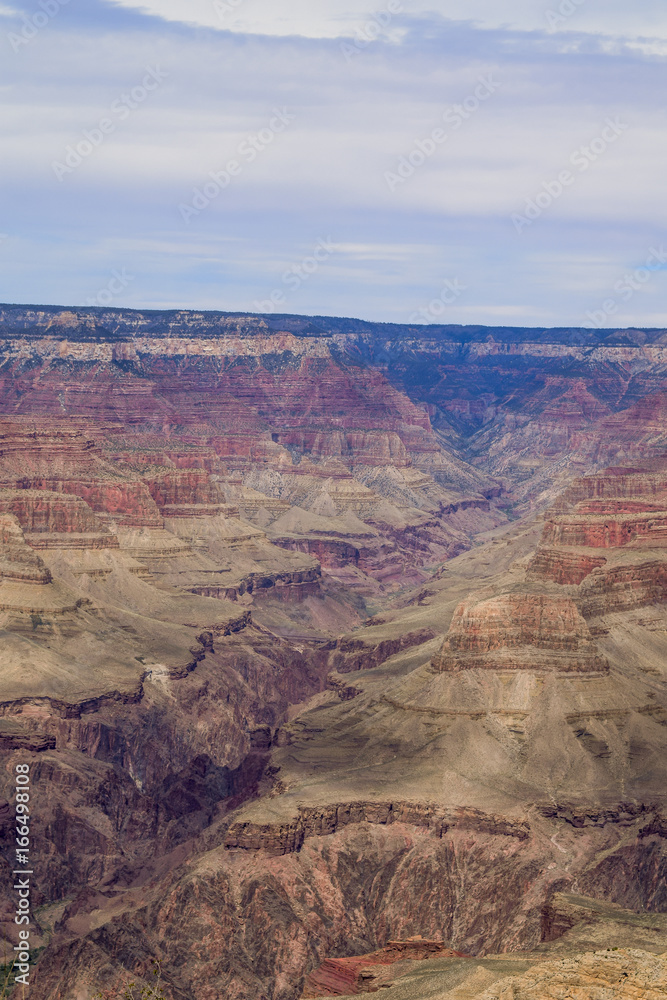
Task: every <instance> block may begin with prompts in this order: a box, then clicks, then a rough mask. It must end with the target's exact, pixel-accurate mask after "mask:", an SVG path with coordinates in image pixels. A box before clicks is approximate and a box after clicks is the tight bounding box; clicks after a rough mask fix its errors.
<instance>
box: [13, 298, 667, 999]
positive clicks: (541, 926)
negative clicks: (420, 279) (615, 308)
mask: <svg viewBox="0 0 667 1000" xmlns="http://www.w3.org/2000/svg"><path fill="white" fill-rule="evenodd" d="M575 334H576V335H575ZM603 338H604V339H603ZM665 344H667V334H665V332H664V331H643V332H642V331H638V332H637V334H636V335H633V337H631V338H630V339H628V336H627V335H626V334H624V333H618V334H617V333H611V334H609V333H608V332H607V331H604V333H601V332H598V331H574V333H573V331H564V330H557V331H546V330H545V331H542V330H533V331H528V330H516V329H512V328H505V329H483V328H458V327H435V326H434V327H424V328H419V329H417V328H411V327H399V326H395V325H392V324H383V325H374V324H369V323H361V322H357V321H353V320H335V319H332V320H325V319H321V318H316V319H312V320H311V319H308V318H305V317H272V318H269V319H266V318H261V317H253V316H242V315H225V314H213V313H188V312H182V311H174V312H170V313H155V312H149V311H130V310H96V309H59V308H55V307H54V308H49V307H39V308H35V307H32V308H28V307H25V308H23V307H19V306H3V307H0V654H1V659H2V671H1V672H0V755H1V756H2V765H3V766H2V768H0V827H2V829H3V832H5V833H6V834H7V837H6V843H8V844H9V843H10V837H9V832H10V829H11V822H12V818H13V814H12V809H11V805H10V802H11V795H12V784H11V775H12V773H13V770H12V769H13V767H14V765H15V764H16V763H17V762H24V761H28V762H29V763H30V764H31V782H32V788H33V793H32V799H31V809H32V815H33V823H32V836H33V847H34V858H35V876H34V886H35V890H34V891H35V896H34V900H33V905H34V911H33V912H34V943H35V947H36V949H39V950H38V951H37V952H36V954H35V956H34V957H35V958H36V959H37V964H36V968H35V970H34V976H33V977H32V978H33V984H32V988H31V997H32V1000H91V998H92V997H93V995H94V994H95V993H96V991H98V990H99V989H110V990H112V991H113V990H116V991H117V992H118V991H120V990H121V988H122V986H123V984H124V983H127V982H128V981H129V980H130V979H133V980H135V981H137V982H139V983H142V982H144V981H145V980H146V976H147V974H148V971H149V969H150V966H151V960H152V959H158V960H159V961H160V963H161V967H162V970H163V983H164V988H165V994H166V996H167V997H168V1000H185V998H186V997H187V998H193V1000H210V998H213V997H222V996H224V997H226V998H229V1000H241V998H243V1000H297V998H298V997H300V996H301V995H302V994H303V995H304V996H316V995H318V994H317V990H322V991H324V994H323V995H329V996H332V995H341V990H343V989H348V990H350V991H351V992H352V995H354V994H356V993H359V992H364V991H370V992H375V991H378V990H380V989H381V988H384V987H388V988H389V995H391V996H396V997H397V998H401V1000H402V998H405V1000H408V998H411V1000H417V998H419V997H420V996H422V995H424V996H425V997H426V996H434V995H438V996H442V997H451V1000H461V998H462V997H463V996H480V997H482V996H483V997H484V998H485V1000H492V998H493V1000H500V998H503V1000H504V998H505V997H506V996H507V997H509V996H513V997H516V998H520V997H522V996H525V997H526V1000H528V998H530V1000H533V998H536V997H538V996H540V997H541V996H543V995H544V996H547V995H551V996H553V997H554V1000H556V998H558V997H560V996H565V995H567V991H568V990H569V991H570V992H572V991H578V995H581V996H582V998H583V997H586V1000H589V996H590V997H593V996H597V995H598V994H599V995H600V996H601V997H604V996H606V995H607V994H609V995H610V996H611V995H613V990H614V989H616V988H617V987H618V984H619V983H620V982H621V981H624V982H627V983H628V984H629V986H628V987H627V989H628V990H629V995H635V996H637V997H638V998H639V997H640V996H641V997H643V996H647V997H651V996H652V993H651V991H654V992H655V991H656V990H657V991H658V994H659V992H660V990H663V992H664V968H663V966H664V961H663V959H662V958H661V957H660V956H661V954H662V953H663V952H665V951H666V950H667V943H666V940H665V937H664V935H665V927H664V917H662V916H661V914H662V913H664V911H665V910H666V909H667V893H666V890H665V884H666V880H665V875H666V874H667V854H666V853H665V835H666V832H667V802H666V801H665V787H667V783H666V780H665V779H666V777H667V775H666V774H665V769H666V765H665V760H666V759H667V726H666V723H667V688H666V686H665V664H666V663H667V638H666V637H667V606H666V604H665V598H666V596H667V544H666V542H667V459H666V457H665V456H666V454H667V435H666V434H665V427H666V426H667V353H666V352H667V347H666V346H665ZM11 861H12V856H11V852H10V851H9V850H6V851H5V852H4V853H3V854H2V858H1V859H0V885H1V886H2V890H1V892H0V932H1V933H2V935H3V940H4V941H5V942H6V943H7V947H8V948H11V947H13V943H14V942H15V940H16V926H15V925H14V922H13V909H12V905H13V897H12V884H13V882H12V875H11V872H12V870H13V869H12V866H11ZM582 893H584V894H586V898H584V897H583V896H581V895H580V894H582ZM607 949H618V951H615V950H614V951H608V950H607ZM390 984H393V985H390ZM420 991H421V992H420ZM549 991H550V992H549ZM633 991H634V992H633Z"/></svg>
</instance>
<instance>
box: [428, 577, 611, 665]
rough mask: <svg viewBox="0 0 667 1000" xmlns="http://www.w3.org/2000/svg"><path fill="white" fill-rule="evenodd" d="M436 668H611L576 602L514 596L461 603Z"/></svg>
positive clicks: (541, 595) (554, 598)
mask: <svg viewBox="0 0 667 1000" xmlns="http://www.w3.org/2000/svg"><path fill="white" fill-rule="evenodd" d="M433 667H434V669H435V670H437V671H440V672H457V671H460V670H471V669H482V670H494V669H506V670H559V671H564V672H586V671H599V670H604V669H607V664H606V661H605V660H604V659H603V657H601V656H600V655H599V654H598V653H597V650H596V647H595V644H594V643H593V640H592V636H591V634H590V632H589V629H588V626H587V624H586V622H585V620H584V618H583V617H582V616H581V614H580V613H579V610H578V608H577V606H576V604H575V603H574V601H573V600H571V599H570V598H568V597H552V596H550V595H544V594H531V593H514V594H503V595H501V596H500V597H493V598H490V599H488V600H481V601H480V600H479V599H478V600H475V599H474V598H472V599H468V600H466V601H463V602H462V603H461V604H459V606H458V608H457V609H456V611H455V612H454V617H453V619H452V623H451V625H450V629H449V633H448V635H447V638H446V639H445V642H444V643H443V646H442V649H441V651H440V653H439V654H438V655H437V656H435V657H434V659H433Z"/></svg>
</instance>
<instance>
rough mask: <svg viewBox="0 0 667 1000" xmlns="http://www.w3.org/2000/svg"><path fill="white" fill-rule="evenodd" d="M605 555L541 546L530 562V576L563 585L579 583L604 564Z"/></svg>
mask: <svg viewBox="0 0 667 1000" xmlns="http://www.w3.org/2000/svg"><path fill="white" fill-rule="evenodd" d="M606 561H607V560H606V559H605V558H604V557H603V556H590V555H585V554H584V553H582V552H579V551H577V549H575V548H572V549H556V548H546V547H541V548H539V549H537V550H536V552H535V555H534V556H533V558H532V559H531V560H530V562H529V564H528V573H529V575H530V576H534V577H538V578H539V579H541V580H552V581H553V582H554V583H560V584H563V585H566V586H567V585H577V584H579V583H581V582H582V580H585V579H586V577H587V576H588V574H589V573H590V572H592V570H594V569H597V568H598V567H600V566H604V564H605V563H606Z"/></svg>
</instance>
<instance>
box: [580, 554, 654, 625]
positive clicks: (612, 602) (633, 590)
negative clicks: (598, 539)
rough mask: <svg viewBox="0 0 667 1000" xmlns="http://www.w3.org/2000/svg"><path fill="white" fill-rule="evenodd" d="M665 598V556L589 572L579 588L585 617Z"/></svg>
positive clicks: (624, 609)
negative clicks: (590, 573) (589, 574)
mask: <svg viewBox="0 0 667 1000" xmlns="http://www.w3.org/2000/svg"><path fill="white" fill-rule="evenodd" d="M666 598H667V560H665V559H661V558H654V559H649V560H645V561H642V560H637V562H632V563H630V564H629V565H622V566H610V567H608V568H605V569H604V570H601V571H598V572H596V573H594V574H592V575H591V576H589V577H588V578H587V579H586V580H585V581H584V583H583V584H582V588H581V611H582V614H583V616H584V617H585V618H595V617H598V616H600V615H606V614H609V613H611V612H615V611H629V610H631V609H632V608H642V607H646V606H647V605H649V604H658V603H662V602H664V601H665V599H666Z"/></svg>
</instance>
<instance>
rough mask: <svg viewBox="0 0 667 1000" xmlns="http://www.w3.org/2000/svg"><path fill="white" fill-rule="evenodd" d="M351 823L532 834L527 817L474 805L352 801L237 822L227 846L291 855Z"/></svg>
mask: <svg viewBox="0 0 667 1000" xmlns="http://www.w3.org/2000/svg"><path fill="white" fill-rule="evenodd" d="M354 823H370V824H377V825H381V826H386V825H388V824H392V823H405V824H407V825H409V826H415V827H423V828H424V829H426V830H429V831H430V832H431V833H433V834H434V836H436V837H439V838H442V837H443V836H444V835H445V833H447V831H448V830H450V829H452V828H454V829H457V830H474V831H476V832H478V833H481V832H483V833H489V834H493V835H494V836H502V837H517V838H518V839H519V840H525V839H526V838H527V837H528V836H529V834H530V827H529V826H528V824H527V823H525V822H519V821H514V820H509V819H506V818H504V817H502V816H487V815H486V814H485V813H482V812H480V811H479V810H476V809H459V810H456V811H454V812H448V811H446V810H445V811H443V810H441V809H438V808H437V806H432V805H422V804H419V803H409V802H350V803H346V804H343V805H339V806H329V807H326V808H323V809H318V808H316V807H311V808H305V807H302V808H301V809H300V815H299V817H298V819H295V820H294V821H293V822H291V823H286V824H282V825H273V824H270V823H268V824H256V823H243V822H241V823H235V824H234V825H232V826H231V827H230V828H229V830H228V832H227V835H226V837H225V847H226V848H228V849H232V848H242V849H244V850H252V851H260V850H261V851H267V852H268V853H269V854H273V855H282V854H292V853H294V852H295V851H299V850H300V849H301V847H302V846H303V842H304V841H305V840H306V839H307V838H308V837H323V836H327V835H330V834H333V833H336V832H337V831H338V830H340V829H342V828H343V827H346V826H348V825H349V824H354Z"/></svg>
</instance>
